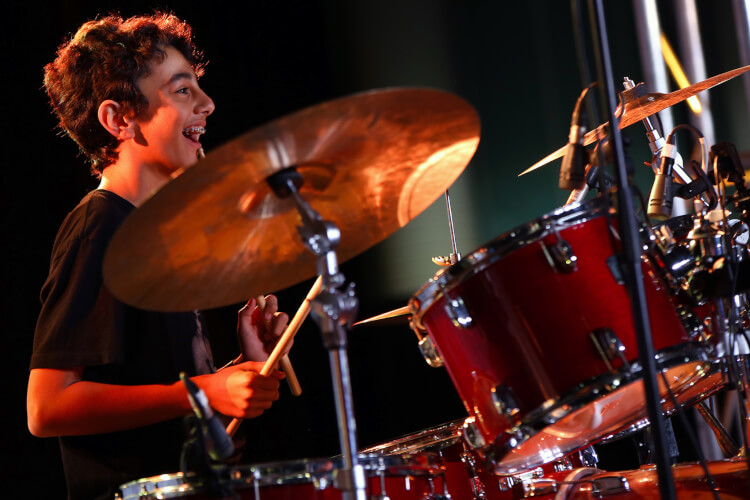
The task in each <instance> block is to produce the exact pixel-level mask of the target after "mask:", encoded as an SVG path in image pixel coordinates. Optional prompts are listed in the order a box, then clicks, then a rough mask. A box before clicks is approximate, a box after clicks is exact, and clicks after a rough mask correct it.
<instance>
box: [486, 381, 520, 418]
mask: <svg viewBox="0 0 750 500" xmlns="http://www.w3.org/2000/svg"><path fill="white" fill-rule="evenodd" d="M492 402H493V404H494V405H495V408H496V409H497V411H498V413H500V414H501V415H505V416H506V417H508V420H510V421H511V422H512V421H513V417H514V416H516V415H517V414H518V412H520V411H521V408H520V407H519V405H518V399H517V398H516V395H515V394H514V393H513V389H511V388H510V387H508V386H506V385H503V384H498V385H496V386H495V387H493V388H492Z"/></svg>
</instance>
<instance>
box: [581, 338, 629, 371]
mask: <svg viewBox="0 0 750 500" xmlns="http://www.w3.org/2000/svg"><path fill="white" fill-rule="evenodd" d="M589 336H590V338H591V341H592V342H593V343H594V347H596V350H597V352H598V353H599V356H601V358H602V360H603V361H604V363H605V364H606V365H607V368H608V369H609V370H610V371H614V368H613V367H612V363H611V361H613V360H614V359H615V358H619V359H620V361H622V364H623V366H624V367H625V369H626V370H628V371H629V370H630V363H628V359H627V358H626V357H625V350H626V349H625V346H624V345H623V343H622V341H621V340H620V338H619V337H618V336H617V334H616V333H615V332H613V331H612V329H610V328H597V329H596V330H594V331H593V332H591V333H590V334H589Z"/></svg>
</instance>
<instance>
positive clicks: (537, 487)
mask: <svg viewBox="0 0 750 500" xmlns="http://www.w3.org/2000/svg"><path fill="white" fill-rule="evenodd" d="M559 485H560V483H559V482H558V481H557V480H555V479H549V478H544V477H540V478H534V479H527V480H523V481H519V482H516V483H514V484H513V487H512V490H513V495H514V496H515V497H516V498H534V497H537V496H547V495H551V494H553V493H557V490H558V488H559Z"/></svg>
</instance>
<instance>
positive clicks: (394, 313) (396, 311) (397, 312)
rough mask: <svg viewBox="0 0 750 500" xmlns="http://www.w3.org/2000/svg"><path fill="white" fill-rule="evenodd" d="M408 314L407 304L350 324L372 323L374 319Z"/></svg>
mask: <svg viewBox="0 0 750 500" xmlns="http://www.w3.org/2000/svg"><path fill="white" fill-rule="evenodd" d="M409 314H411V309H410V308H409V306H404V307H399V308H398V309H394V310H393V311H388V312H384V313H383V314H378V315H377V316H373V317H372V318H367V319H363V320H362V321H357V322H356V323H354V324H353V325H352V326H360V325H366V324H367V323H374V322H376V321H383V320H386V319H391V318H399V317H401V316H408V315H409Z"/></svg>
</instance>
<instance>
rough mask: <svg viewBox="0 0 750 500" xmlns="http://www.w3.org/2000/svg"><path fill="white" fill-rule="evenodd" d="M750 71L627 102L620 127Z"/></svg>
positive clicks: (600, 132)
mask: <svg viewBox="0 0 750 500" xmlns="http://www.w3.org/2000/svg"><path fill="white" fill-rule="evenodd" d="M748 70H750V66H743V67H742V68H737V69H733V70H732V71H727V72H726V73H722V74H720V75H716V76H712V77H711V78H709V79H707V80H703V81H702V82H698V83H694V84H693V85H690V86H689V87H685V88H684V89H680V90H675V91H674V92H670V93H669V94H661V93H658V92H654V93H651V94H646V95H644V96H642V97H640V98H639V99H637V100H634V101H631V102H629V103H627V104H626V105H625V108H624V109H623V108H622V106H618V107H617V110H616V115H617V116H619V118H620V121H619V125H618V128H619V129H624V128H625V127H629V126H631V125H632V124H634V123H637V122H639V121H641V120H643V119H644V118H648V117H649V116H651V115H654V114H656V113H658V112H659V111H662V110H665V109H667V108H668V107H670V106H674V105H675V104H677V103H679V102H682V101H685V100H687V99H688V98H690V97H693V96H694V95H696V94H698V93H700V92H703V91H704V90H708V89H710V88H711V87H714V86H716V85H718V84H720V83H724V82H726V81H727V80H731V79H732V78H734V77H735V76H738V75H741V74H742V73H744V72H746V71H748ZM608 125H609V122H606V123H604V124H602V125H599V126H598V127H597V128H595V129H594V130H591V131H590V132H588V133H587V134H586V135H585V136H584V138H583V144H584V145H586V146H588V145H589V144H591V143H593V142H595V141H597V140H598V138H599V137H604V136H605V135H606V133H607V132H606V129H607V127H608ZM667 133H668V132H667ZM566 148H567V146H563V147H562V148H560V149H558V150H557V151H555V152H554V153H551V154H549V155H547V156H545V157H544V158H542V159H541V160H539V161H538V162H536V163H535V164H533V165H532V166H530V167H529V168H527V169H526V170H524V171H523V172H521V173H520V174H518V176H519V177H521V176H522V175H524V174H528V173H529V172H531V171H533V170H536V169H538V168H539V167H542V166H544V165H546V164H547V163H549V162H551V161H554V160H556V159H558V158H560V157H562V156H563V155H564V154H565V149H566Z"/></svg>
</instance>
